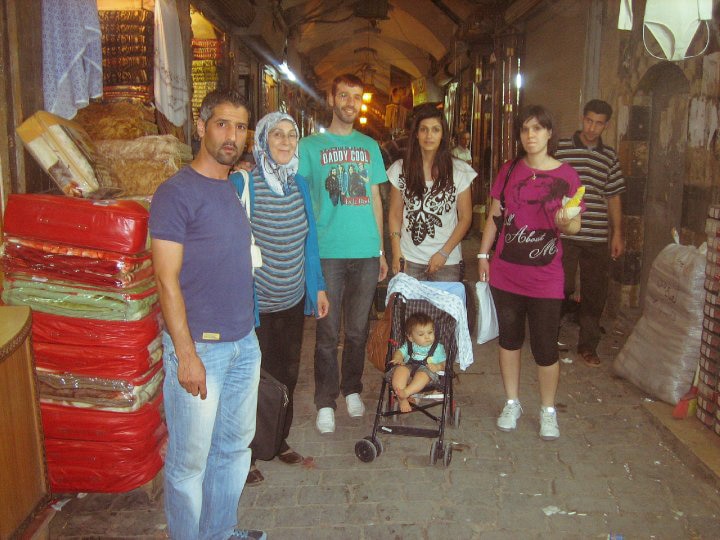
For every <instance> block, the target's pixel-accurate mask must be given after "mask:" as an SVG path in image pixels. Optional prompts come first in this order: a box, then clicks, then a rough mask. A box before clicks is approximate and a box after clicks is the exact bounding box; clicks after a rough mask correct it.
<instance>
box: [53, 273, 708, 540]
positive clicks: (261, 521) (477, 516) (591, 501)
mask: <svg viewBox="0 0 720 540" xmlns="http://www.w3.org/2000/svg"><path fill="white" fill-rule="evenodd" d="M468 260H471V259H468ZM631 326H632V321H631V320H630V317H629V316H627V315H621V316H620V317H618V319H616V320H615V321H608V322H606V326H605V328H606V331H607V334H606V336H605V338H604V340H603V342H602V343H601V349H600V351H599V353H600V356H601V358H602V360H603V364H602V367H600V368H599V369H591V368H588V367H586V366H585V365H584V364H582V363H578V362H575V361H566V362H563V363H562V368H561V369H562V375H561V381H560V389H559V392H558V400H557V408H558V410H559V423H560V429H561V437H560V439H559V440H558V441H555V442H543V441H542V440H540V439H539V437H538V433H537V432H538V408H539V398H538V395H537V384H536V371H535V369H534V367H533V365H532V360H531V355H530V351H529V349H528V348H527V347H526V348H525V349H524V350H523V361H524V364H523V368H524V369H523V374H522V380H521V396H522V400H523V405H524V411H525V413H524V415H523V417H522V418H521V419H520V421H519V429H518V431H517V432H514V433H502V432H499V431H497V430H496V429H495V416H496V415H497V413H498V412H499V410H500V408H501V405H502V402H503V393H502V386H501V380H500V373H499V368H498V365H497V344H496V342H492V343H489V344H486V345H482V346H477V345H476V346H475V363H474V364H473V365H472V366H471V368H470V369H468V370H467V372H464V373H462V374H461V375H460V378H459V382H458V384H457V385H456V394H457V399H458V402H459V404H460V406H461V410H462V417H461V423H460V426H459V428H453V427H450V428H449V430H450V431H449V434H450V438H451V440H453V441H454V442H455V443H456V446H455V447H454V454H453V460H452V463H451V464H450V466H449V468H447V469H444V468H443V467H442V466H441V465H440V464H438V465H436V466H434V467H431V466H429V465H428V458H429V451H430V440H428V439H418V438H404V437H392V436H386V437H383V438H382V442H383V445H384V448H385V451H384V453H383V455H382V456H380V457H378V458H377V459H376V460H375V461H374V462H372V463H369V464H365V463H361V462H360V461H359V460H358V459H357V458H356V457H355V455H354V451H353V448H354V445H355V442H356V441H357V440H358V439H361V438H362V437H364V436H366V435H368V434H369V433H370V431H371V426H372V415H371V414H367V415H366V416H365V418H364V419H363V420H355V419H353V420H351V419H350V418H349V417H348V416H347V414H346V411H345V406H344V402H343V403H339V405H338V411H337V430H336V432H335V433H334V434H331V435H323V436H321V435H319V434H318V432H317V431H316V429H315V425H314V420H315V410H314V406H313V404H312V388H313V383H312V350H313V342H314V322H313V321H311V320H309V321H308V322H307V324H306V327H305V345H304V351H303V363H302V372H301V376H300V383H299V385H298V389H297V391H296V406H295V423H294V426H293V430H292V432H291V436H290V443H291V445H292V446H293V447H294V448H295V449H297V450H298V451H299V452H301V453H303V454H304V455H305V456H307V458H308V459H306V462H305V463H304V464H303V465H301V466H288V465H285V464H283V463H281V462H279V461H278V460H275V461H273V462H269V463H266V462H260V463H259V465H260V469H261V470H262V472H263V474H264V475H265V478H266V480H265V482H264V483H263V484H261V485H260V486H257V487H253V488H248V489H246V490H245V492H244V494H243V496H242V500H241V507H240V513H239V514H240V523H241V524H242V525H244V526H248V527H254V528H261V529H264V530H266V531H267V532H268V536H269V538H271V539H272V540H280V539H288V540H290V539H293V540H294V539H305V538H308V539H309V538H312V539H321V538H328V539H330V538H332V539H375V538H377V539H386V538H393V539H416V538H423V539H428V540H431V539H436V538H457V539H471V538H482V539H486V538H487V539H491V538H513V539H514V538H607V537H608V534H616V535H622V537H623V538H625V539H630V538H672V539H679V538H717V534H718V530H720V496H719V494H718V490H717V486H718V485H719V484H720V482H718V481H717V479H715V481H713V479H712V478H710V479H708V477H707V476H703V475H702V474H698V473H697V469H695V468H692V467H689V466H687V465H686V464H685V463H683V461H682V460H681V459H680V458H679V457H678V455H677V454H676V453H674V451H673V450H672V444H671V443H672V441H670V440H669V437H670V436H669V435H668V434H667V432H665V431H664V430H661V429H659V428H658V427H656V424H655V423H653V422H652V421H651V418H650V417H649V415H648V413H647V412H646V411H645V410H644V408H643V402H644V401H645V400H647V397H646V396H645V395H644V394H642V393H641V392H640V391H638V390H637V389H636V388H635V387H634V386H632V385H630V384H628V383H627V382H625V381H623V380H621V379H618V378H616V377H615V376H614V375H613V374H612V366H611V363H612V358H613V357H614V355H615V354H617V352H618V350H619V349H620V348H621V346H622V343H623V342H624V340H625V339H626V337H627V334H628V332H629V330H630V329H631ZM576 331H577V327H576V326H574V325H572V324H569V325H566V326H565V327H564V328H563V331H562V335H561V339H562V340H563V341H565V342H567V343H569V344H570V349H571V351H572V349H573V347H572V344H573V340H574V339H575V338H576ZM569 357H570V360H572V358H573V356H572V354H569ZM364 382H365V385H366V388H365V392H364V399H365V404H366V406H367V408H368V410H369V411H373V410H374V407H375V404H376V399H377V392H378V388H379V385H380V376H379V372H378V371H376V370H375V369H374V368H373V367H372V366H370V365H369V364H368V365H367V368H366V373H365V377H364ZM341 401H342V400H341ZM411 418H412V421H413V422H414V423H418V422H421V423H422V420H421V419H420V418H419V417H418V415H411ZM687 421H688V422H695V421H696V420H694V419H690V420H687ZM50 528H51V538H53V539H71V538H120V537H122V538H164V537H166V533H165V525H164V517H163V512H162V498H161V496H160V497H158V498H157V499H155V500H154V501H151V500H150V498H149V497H148V494H147V493H146V492H143V491H140V490H136V491H135V492H131V493H127V494H121V495H104V494H90V495H87V496H86V497H84V498H82V499H76V498H74V499H73V500H71V501H70V502H69V503H68V504H66V505H65V506H64V507H63V509H62V510H61V511H60V512H58V513H57V514H56V516H55V518H54V519H53V521H52V523H51V527H50ZM618 537H619V536H618Z"/></svg>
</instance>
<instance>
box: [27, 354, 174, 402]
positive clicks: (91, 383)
mask: <svg viewBox="0 0 720 540" xmlns="http://www.w3.org/2000/svg"><path fill="white" fill-rule="evenodd" d="M36 372H37V377H38V393H39V394H40V401H41V403H57V404H60V405H66V406H69V407H78V408H93V409H98V410H104V411H115V412H125V411H137V410H138V409H140V408H141V407H142V406H143V405H145V404H146V403H148V402H149V401H151V400H152V398H153V397H154V396H155V394H157V392H158V390H159V388H160V386H161V385H162V381H163V376H164V373H163V370H162V364H156V365H155V366H154V367H153V368H151V369H150V371H149V372H148V373H146V374H144V375H142V376H141V377H139V378H137V379H134V380H132V381H126V380H122V379H102V378H100V377H82V376H77V375H73V374H71V373H51V372H48V371H44V370H41V369H37V370H36Z"/></svg>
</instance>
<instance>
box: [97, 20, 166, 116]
mask: <svg viewBox="0 0 720 540" xmlns="http://www.w3.org/2000/svg"><path fill="white" fill-rule="evenodd" d="M153 28H154V15H153V12H152V11H148V10H144V9H138V10H128V11H104V10H102V11H100V31H101V33H102V56H103V86H104V88H103V96H104V99H105V100H113V99H124V98H138V99H141V100H143V101H144V102H146V103H150V102H151V101H152V97H153V87H152V83H153V70H154V65H153V61H154V46H155V44H154V41H153Z"/></svg>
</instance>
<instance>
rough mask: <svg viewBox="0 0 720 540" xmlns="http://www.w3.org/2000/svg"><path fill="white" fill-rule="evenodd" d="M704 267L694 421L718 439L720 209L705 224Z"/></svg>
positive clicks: (711, 212)
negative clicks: (696, 404) (696, 399)
mask: <svg viewBox="0 0 720 540" xmlns="http://www.w3.org/2000/svg"><path fill="white" fill-rule="evenodd" d="M705 232H706V233H707V263H706V266H705V301H704V306H703V314H704V317H703V329H702V343H701V345H700V377H699V382H698V407H697V417H698V418H699V419H700V421H702V423H703V424H705V425H706V426H707V427H709V428H710V429H713V430H714V431H715V433H717V434H718V435H720V205H712V206H710V209H709V211H708V217H707V219H706V221H705Z"/></svg>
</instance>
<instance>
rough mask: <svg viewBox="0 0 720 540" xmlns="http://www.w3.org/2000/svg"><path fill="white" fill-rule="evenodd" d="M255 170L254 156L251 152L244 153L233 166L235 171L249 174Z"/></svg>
mask: <svg viewBox="0 0 720 540" xmlns="http://www.w3.org/2000/svg"><path fill="white" fill-rule="evenodd" d="M254 168H255V156H253V155H252V153H251V152H245V153H244V154H243V155H242V156H240V159H239V160H238V162H237V163H236V164H235V169H242V170H243V171H247V172H251V171H252V170H253V169H254Z"/></svg>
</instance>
